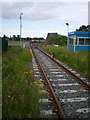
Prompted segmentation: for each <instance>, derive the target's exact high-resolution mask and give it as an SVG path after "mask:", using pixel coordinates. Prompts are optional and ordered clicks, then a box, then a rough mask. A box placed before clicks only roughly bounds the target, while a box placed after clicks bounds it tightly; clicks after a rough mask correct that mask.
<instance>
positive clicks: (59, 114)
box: [31, 47, 67, 120]
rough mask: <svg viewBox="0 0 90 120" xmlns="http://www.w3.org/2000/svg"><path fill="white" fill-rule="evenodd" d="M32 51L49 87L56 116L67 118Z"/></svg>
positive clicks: (64, 119) (65, 119)
mask: <svg viewBox="0 0 90 120" xmlns="http://www.w3.org/2000/svg"><path fill="white" fill-rule="evenodd" d="M31 48H32V47H31ZM32 53H33V55H34V57H35V59H36V62H37V64H38V65H39V68H40V71H41V73H42V75H43V77H44V79H45V81H46V83H47V87H48V89H49V93H50V96H51V97H52V98H53V104H54V107H55V108H56V110H57V113H58V117H59V118H61V119H63V120H67V117H66V114H65V112H64V110H63V108H62V107H61V105H60V102H59V101H58V99H57V97H56V95H55V93H54V91H53V88H52V86H51V84H50V82H49V80H48V78H47V76H46V74H45V72H44V70H43V68H42V66H41V64H40V63H39V61H38V59H37V57H36V56H35V53H34V51H33V49H32Z"/></svg>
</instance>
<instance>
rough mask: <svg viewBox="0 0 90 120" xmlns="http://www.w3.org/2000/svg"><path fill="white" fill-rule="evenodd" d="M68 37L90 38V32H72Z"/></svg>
mask: <svg viewBox="0 0 90 120" xmlns="http://www.w3.org/2000/svg"><path fill="white" fill-rule="evenodd" d="M68 36H76V37H90V32H89V31H72V32H69V33H68Z"/></svg>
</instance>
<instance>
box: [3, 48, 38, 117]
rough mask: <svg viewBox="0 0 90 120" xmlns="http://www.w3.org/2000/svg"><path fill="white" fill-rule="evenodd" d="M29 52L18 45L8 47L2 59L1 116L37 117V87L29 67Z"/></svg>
mask: <svg viewBox="0 0 90 120" xmlns="http://www.w3.org/2000/svg"><path fill="white" fill-rule="evenodd" d="M31 59H32V57H31V53H30V51H29V50H23V49H22V48H19V47H15V46H14V47H9V49H8V51H7V52H6V53H4V54H3V57H2V60H3V63H2V85H3V89H2V117H3V119H6V118H7V119H10V118H12V119H13V118H38V117H39V114H40V113H39V111H40V110H39V97H40V94H39V89H38V87H36V86H35V83H34V81H33V71H32V69H31V68H30V62H31Z"/></svg>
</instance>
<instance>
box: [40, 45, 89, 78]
mask: <svg viewBox="0 0 90 120" xmlns="http://www.w3.org/2000/svg"><path fill="white" fill-rule="evenodd" d="M42 48H43V49H44V50H45V51H46V52H48V53H49V54H51V55H54V57H55V58H57V59H59V60H61V61H62V62H63V63H65V64H67V65H69V66H71V67H73V68H74V69H76V70H77V71H79V72H81V73H82V74H83V75H84V76H85V77H86V78H88V79H90V75H89V70H88V63H89V59H88V55H89V52H88V51H76V52H72V51H68V50H67V48H66V47H61V46H59V47H54V46H52V45H51V46H45V45H42Z"/></svg>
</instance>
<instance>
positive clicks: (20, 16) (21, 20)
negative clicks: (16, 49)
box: [20, 13, 23, 46]
mask: <svg viewBox="0 0 90 120" xmlns="http://www.w3.org/2000/svg"><path fill="white" fill-rule="evenodd" d="M22 15H23V13H20V46H22V45H21V38H22Z"/></svg>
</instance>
